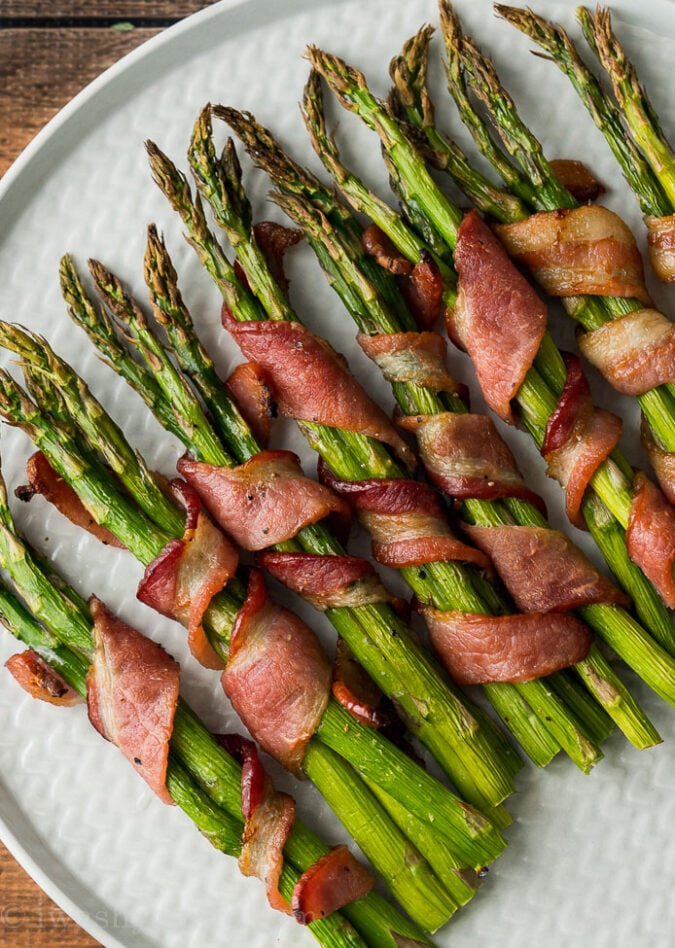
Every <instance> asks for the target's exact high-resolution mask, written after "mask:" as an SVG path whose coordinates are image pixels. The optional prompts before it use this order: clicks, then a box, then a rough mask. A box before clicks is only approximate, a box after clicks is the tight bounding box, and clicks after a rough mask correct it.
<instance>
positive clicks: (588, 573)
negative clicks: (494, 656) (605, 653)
mask: <svg viewBox="0 0 675 948" xmlns="http://www.w3.org/2000/svg"><path fill="white" fill-rule="evenodd" d="M464 529H465V531H466V532H467V533H468V535H469V537H470V538H471V540H472V541H473V542H474V543H476V544H477V546H479V547H480V549H481V550H483V552H484V553H486V554H487V555H488V556H489V557H490V559H491V560H492V562H493V563H494V566H495V568H496V570H497V572H498V573H499V575H500V576H501V578H502V580H503V582H504V585H505V586H506V588H507V589H508V590H509V592H510V593H511V595H512V596H513V600H514V602H515V603H516V605H517V606H518V608H519V609H521V610H522V611H523V612H567V611H569V610H570V609H578V608H580V607H581V606H588V605H591V604H592V603H601V602H604V603H615V604H618V605H622V606H629V605H630V600H629V599H628V598H627V597H626V596H625V595H624V594H623V593H622V592H621V591H620V590H619V589H617V587H616V586H615V585H614V584H613V583H612V582H610V580H609V579H607V577H606V576H603V575H602V573H600V572H599V570H597V569H596V568H595V566H593V564H592V563H591V562H590V560H589V559H587V557H586V556H585V555H584V554H583V553H582V552H581V550H580V549H579V548H578V547H577V546H575V545H574V543H572V541H571V540H568V538H567V537H566V536H565V535H564V534H562V533H560V532H559V531H558V530H552V529H551V528H549V527H546V528H542V527H520V526H503V527H477V526H471V525H469V524H466V525H465V526H464Z"/></svg>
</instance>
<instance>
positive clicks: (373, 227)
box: [361, 224, 413, 276]
mask: <svg viewBox="0 0 675 948" xmlns="http://www.w3.org/2000/svg"><path fill="white" fill-rule="evenodd" d="M361 246H362V247H363V249H364V250H365V252H366V253H367V254H370V256H371V257H375V260H376V261H377V262H378V263H379V265H380V266H381V267H383V268H384V269H385V270H388V271H389V272H390V273H393V274H395V275H396V276H401V275H405V274H409V273H410V272H411V270H412V268H413V267H412V263H410V261H409V260H408V259H407V257H404V256H403V254H401V253H399V251H398V249H397V248H396V246H395V244H394V243H393V241H392V240H390V239H389V237H388V236H387V235H386V234H385V232H384V231H383V230H381V229H380V228H379V227H378V226H377V224H369V225H368V227H366V229H365V230H364V231H363V233H362V234H361Z"/></svg>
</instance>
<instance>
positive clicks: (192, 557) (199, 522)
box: [137, 481, 239, 669]
mask: <svg viewBox="0 0 675 948" xmlns="http://www.w3.org/2000/svg"><path fill="white" fill-rule="evenodd" d="M172 488H173V490H174V493H175V494H176V496H178V497H179V498H180V499H181V500H182V502H183V504H184V506H185V508H186V513H187V517H186V523H185V534H184V535H183V538H182V539H181V540H171V541H170V542H169V543H167V545H166V546H165V547H164V549H163V550H162V552H161V553H160V554H159V556H158V557H156V559H154V560H153V561H152V563H150V564H149V565H148V567H147V568H146V570H145V573H144V574H143V578H142V579H141V582H140V583H139V586H138V591H137V596H138V598H139V599H140V601H141V602H144V603H145V604H146V605H147V606H150V607H151V608H153V609H156V610H157V612H161V613H162V615H165V616H169V618H171V619H176V620H177V621H178V622H180V623H181V624H182V625H184V626H186V628H187V630H188V645H189V647H190V651H191V652H192V654H193V655H194V656H195V658H196V659H197V661H199V662H200V663H201V664H202V665H204V666H205V667H206V668H213V669H221V668H222V667H223V664H224V663H223V661H222V659H221V658H220V657H219V656H218V655H217V654H216V652H215V651H214V649H213V648H212V646H211V644H210V643H209V641H208V638H207V637H206V633H205V631H204V627H203V625H202V619H203V617H204V613H205V612H206V610H207V609H208V607H209V603H210V602H211V599H212V598H213V596H214V595H216V593H218V592H220V590H221V589H222V588H223V586H225V585H226V583H227V582H228V580H230V579H231V578H232V576H234V574H235V573H236V571H237V565H238V563H239V554H238V552H237V550H236V549H235V548H234V546H232V544H231V543H230V541H229V540H228V539H227V537H226V536H225V535H224V534H223V533H222V532H221V531H220V530H219V529H218V527H216V526H215V525H214V524H213V523H212V522H211V521H210V520H209V518H208V516H207V515H206V514H205V513H204V511H203V510H202V509H201V504H200V502H199V497H198V495H197V493H196V491H195V490H194V489H193V488H191V487H190V486H189V485H188V484H186V483H185V482H183V481H173V482H172Z"/></svg>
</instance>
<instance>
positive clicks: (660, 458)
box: [640, 418, 675, 505]
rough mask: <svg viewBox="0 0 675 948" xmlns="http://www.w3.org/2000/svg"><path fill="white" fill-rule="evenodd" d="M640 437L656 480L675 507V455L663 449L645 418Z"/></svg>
mask: <svg viewBox="0 0 675 948" xmlns="http://www.w3.org/2000/svg"><path fill="white" fill-rule="evenodd" d="M640 437H641V439H642V443H643V444H644V446H645V448H646V450H647V454H648V455H649V460H650V461H651V465H652V467H653V468H654V473H655V474H656V479H657V481H658V482H659V484H660V485H661V490H662V491H663V493H664V494H665V495H666V497H667V498H668V500H669V501H670V502H671V504H674V505H675V453H673V452H672V451H665V450H664V449H663V447H662V446H661V445H660V444H659V443H658V442H657V440H656V438H655V437H654V434H653V432H652V429H651V427H650V425H649V424H648V423H647V421H646V419H645V418H643V419H642V424H641V425H640Z"/></svg>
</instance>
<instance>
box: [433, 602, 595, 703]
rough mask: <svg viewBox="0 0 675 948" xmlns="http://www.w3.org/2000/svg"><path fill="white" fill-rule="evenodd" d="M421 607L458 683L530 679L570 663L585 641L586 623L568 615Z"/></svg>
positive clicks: (587, 644)
mask: <svg viewBox="0 0 675 948" xmlns="http://www.w3.org/2000/svg"><path fill="white" fill-rule="evenodd" d="M421 611H422V613H423V615H424V617H425V618H426V620H427V625H428V627H429V636H430V639H431V642H432V645H433V646H434V648H435V650H436V651H437V653H438V654H439V656H440V658H441V661H442V662H443V663H444V665H445V666H446V668H447V669H448V671H449V672H450V674H451V675H452V677H453V678H454V679H455V681H456V682H458V684H464V685H479V684H488V683H491V682H499V681H501V682H523V681H533V680H534V679H535V678H542V677H543V676H545V675H550V674H552V673H553V672H555V671H559V670H560V669H561V668H567V667H568V666H570V665H576V664H577V662H580V661H582V660H583V659H584V658H585V657H586V655H587V654H588V650H589V648H590V646H591V633H590V631H589V630H588V628H587V627H586V626H585V625H584V624H583V623H582V622H580V621H579V620H578V619H575V618H574V617H573V616H569V615H558V614H555V613H547V614H543V613H537V612H533V613H529V614H527V615H508V616H488V615H475V614H472V613H464V612H455V611H452V612H441V611H439V610H438V609H432V608H430V607H423V608H422V610H421Z"/></svg>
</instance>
